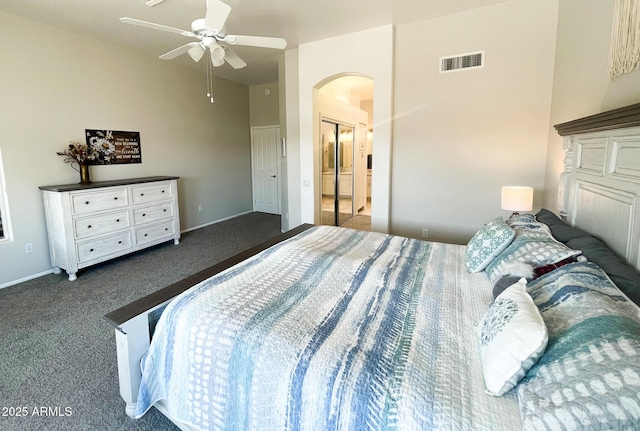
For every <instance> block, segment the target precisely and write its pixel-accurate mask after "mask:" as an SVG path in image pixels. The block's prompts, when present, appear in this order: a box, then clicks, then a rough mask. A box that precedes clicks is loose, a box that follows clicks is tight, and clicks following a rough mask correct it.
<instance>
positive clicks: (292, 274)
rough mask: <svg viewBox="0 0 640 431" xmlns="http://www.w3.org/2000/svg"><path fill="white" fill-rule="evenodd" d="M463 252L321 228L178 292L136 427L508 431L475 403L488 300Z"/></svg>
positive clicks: (151, 355) (512, 401)
mask: <svg viewBox="0 0 640 431" xmlns="http://www.w3.org/2000/svg"><path fill="white" fill-rule="evenodd" d="M464 251H465V248H464V247H463V246H456V245H446V244H439V243H429V242H424V241H419V240H413V239H407V238H402V237H397V236H389V235H384V234H377V233H368V232H360V231H354V230H350V229H343V228H333V227H327V226H319V227H315V228H313V229H311V230H309V231H306V232H303V233H302V234H300V235H298V236H296V237H294V238H292V239H290V240H288V241H286V242H284V243H281V244H279V245H277V246H275V247H272V248H270V249H268V250H266V251H265V252H262V253H261V254H259V255H256V256H255V257H253V258H251V259H249V260H247V261H245V262H243V263H242V264H240V265H238V266H236V267H233V268H231V269H229V270H227V271H225V272H223V273H221V274H219V275H217V276H214V277H212V278H211V279H208V280H206V281H204V282H202V283H201V284H199V285H197V286H194V287H193V288H192V289H190V290H188V291H186V292H185V293H183V294H182V295H180V296H179V297H177V298H176V299H175V300H174V301H172V302H171V304H169V306H168V307H167V309H166V310H165V311H164V313H163V315H162V317H161V319H160V321H159V323H158V326H157V328H156V333H155V335H154V339H153V342H152V343H151V347H150V349H149V352H148V354H147V355H146V356H145V358H144V359H143V363H142V368H143V378H142V383H141V387H140V392H139V396H138V404H137V417H140V416H142V415H143V414H144V413H145V412H146V411H147V410H148V409H149V408H150V407H151V406H152V405H153V404H154V403H155V402H157V401H160V400H164V403H165V405H166V408H167V409H168V411H169V413H170V415H171V416H172V418H173V419H174V420H177V421H181V422H183V423H186V424H190V425H191V426H193V427H196V428H199V429H216V430H217V429H220V430H222V429H225V430H258V429H259V430H313V431H318V430H323V431H324V430H365V429H372V430H387V429H399V430H428V429H440V430H511V429H520V417H519V412H518V404H517V400H516V398H515V396H514V394H511V393H510V394H507V395H505V396H503V397H501V398H494V397H490V396H489V395H486V394H485V393H484V383H483V378H482V371H481V367H480V359H479V354H478V350H477V344H476V336H475V326H476V325H477V323H478V322H479V321H480V319H481V318H482V316H483V314H484V313H485V311H486V310H487V307H488V304H489V302H490V301H491V286H490V285H489V282H488V280H487V279H486V277H485V276H484V274H469V273H468V272H467V271H466V269H465V266H464Z"/></svg>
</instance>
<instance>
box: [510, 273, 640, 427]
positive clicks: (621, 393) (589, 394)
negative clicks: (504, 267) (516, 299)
mask: <svg viewBox="0 0 640 431" xmlns="http://www.w3.org/2000/svg"><path fill="white" fill-rule="evenodd" d="M527 290H528V292H529V293H530V294H531V297H532V298H533V300H534V302H535V303H536V305H537V306H538V308H539V309H540V312H541V314H542V318H543V319H544V321H545V323H546V325H547V329H548V333H549V342H548V346H547V351H546V352H545V354H544V355H543V356H542V358H540V360H539V361H538V362H537V363H536V364H535V365H534V366H533V368H531V370H529V372H528V373H527V375H526V377H525V378H524V379H523V380H522V381H521V382H520V384H518V386H517V388H516V390H517V394H518V401H519V404H520V414H521V419H522V424H523V428H524V429H525V430H534V429H535V430H557V429H581V430H582V429H593V430H595V429H637V425H638V423H640V401H639V400H638V394H639V393H640V317H639V316H640V308H638V307H637V306H636V305H634V304H633V303H632V302H631V301H629V300H628V299H627V298H626V297H625V296H624V295H622V294H621V292H620V290H619V289H617V288H616V287H615V286H614V285H613V284H612V283H611V281H610V280H609V278H608V277H607V276H606V274H605V273H604V272H603V271H602V270H601V269H600V268H598V266H596V265H594V264H593V263H591V262H577V263H571V264H568V265H565V266H563V267H561V268H558V269H556V270H555V271H553V273H549V274H546V275H543V276H542V277H540V278H538V279H536V280H534V281H532V282H531V283H530V284H529V285H528V287H527Z"/></svg>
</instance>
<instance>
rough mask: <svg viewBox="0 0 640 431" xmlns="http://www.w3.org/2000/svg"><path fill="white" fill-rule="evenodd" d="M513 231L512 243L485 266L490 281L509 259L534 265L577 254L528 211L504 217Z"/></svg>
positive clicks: (502, 270) (549, 262)
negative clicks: (508, 217)
mask: <svg viewBox="0 0 640 431" xmlns="http://www.w3.org/2000/svg"><path fill="white" fill-rule="evenodd" d="M507 224H509V225H510V226H511V227H513V228H514V229H515V231H516V236H515V238H514V239H513V242H511V244H509V246H508V247H507V248H505V249H504V251H502V253H500V254H499V255H498V256H496V258H495V259H493V261H492V262H491V263H490V264H489V265H487V268H486V271H487V275H488V276H489V279H490V280H491V282H492V283H495V282H496V281H497V280H498V279H499V278H500V277H501V276H502V275H504V266H505V265H507V264H509V263H512V262H524V263H528V264H531V265H533V267H534V268H538V267H541V266H547V265H551V264H554V263H557V262H560V261H563V260H565V259H569V258H572V257H575V256H578V255H580V253H581V252H580V251H579V250H572V249H571V248H569V247H567V246H566V245H564V244H562V243H560V242H558V241H556V240H555V239H554V238H553V236H552V235H551V232H550V231H549V228H548V227H547V226H546V225H545V224H544V223H540V222H537V221H536V220H535V218H534V217H533V215H531V214H520V215H518V216H516V217H512V218H511V219H509V220H507Z"/></svg>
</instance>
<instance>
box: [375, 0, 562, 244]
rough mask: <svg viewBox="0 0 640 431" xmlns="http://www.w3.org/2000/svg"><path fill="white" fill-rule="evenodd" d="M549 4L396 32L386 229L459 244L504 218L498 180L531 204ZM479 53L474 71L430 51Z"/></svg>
mask: <svg viewBox="0 0 640 431" xmlns="http://www.w3.org/2000/svg"><path fill="white" fill-rule="evenodd" d="M557 8H558V2H557V1H545V2H540V1H537V0H513V1H510V2H506V3H501V4H498V5H494V6H489V7H485V8H481V9H476V10H472V11H469V12H465V13H460V14H456V15H451V16H447V17H444V18H440V19H433V20H429V21H423V22H419V23H415V24H411V25H405V26H400V27H398V28H397V29H396V62H395V86H394V89H395V99H394V100H395V107H394V113H395V122H394V135H393V146H394V149H393V169H392V172H393V176H392V193H391V196H392V207H391V220H392V233H395V234H400V235H406V236H410V237H420V236H421V231H422V229H423V228H427V229H429V240H434V241H444V242H455V243H466V242H467V241H468V240H469V239H470V238H471V236H472V235H473V234H474V233H475V232H476V231H477V230H478V228H479V227H481V226H482V225H483V224H484V223H486V222H488V221H489V220H491V219H493V218H494V217H496V216H498V215H502V216H508V215H509V213H508V212H506V211H503V210H501V209H500V188H501V187H502V186H505V185H522V186H532V187H534V188H535V190H536V194H535V200H536V202H535V204H536V206H537V207H539V206H540V204H541V200H542V189H543V184H544V171H545V159H546V147H547V136H548V127H549V115H550V114H549V112H550V106H551V85H552V79H553V61H554V47H555V35H556V17H557ZM479 50H485V52H486V63H485V67H484V68H482V69H475V70H468V71H462V72H454V73H447V74H439V71H438V65H439V64H438V63H439V62H438V59H439V58H440V57H442V56H447V55H456V54H462V53H468V52H474V51H479ZM374 103H377V100H374ZM375 144H376V142H375V139H374V145H375ZM376 150H377V149H376ZM374 152H377V151H374ZM374 159H375V158H374Z"/></svg>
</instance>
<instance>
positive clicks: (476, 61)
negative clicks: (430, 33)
mask: <svg viewBox="0 0 640 431" xmlns="http://www.w3.org/2000/svg"><path fill="white" fill-rule="evenodd" d="M481 67H484V51H477V52H470V53H467V54H458V55H454V56H450V57H440V73H449V72H459V71H461V70H470V69H478V68H481Z"/></svg>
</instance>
